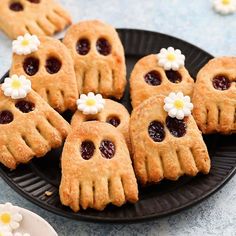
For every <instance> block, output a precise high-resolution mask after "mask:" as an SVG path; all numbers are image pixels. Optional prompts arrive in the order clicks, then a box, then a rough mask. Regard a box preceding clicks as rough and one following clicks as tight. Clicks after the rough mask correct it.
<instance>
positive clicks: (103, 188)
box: [60, 121, 138, 211]
mask: <svg viewBox="0 0 236 236" xmlns="http://www.w3.org/2000/svg"><path fill="white" fill-rule="evenodd" d="M104 139H106V140H110V141H112V142H113V143H114V144H115V149H116V151H115V155H114V157H113V158H111V159H106V158H104V157H102V155H101V153H100V150H99V147H100V143H101V141H102V140H104ZM85 140H90V141H92V142H93V143H94V145H95V152H94V155H93V156H92V158H91V159H89V160H84V159H83V158H82V157H81V153H80V146H81V143H82V142H83V141H85ZM60 198H61V202H62V204H64V205H66V206H70V207H71V208H72V209H73V210H74V211H79V210H80V207H82V208H83V209H87V208H88V207H90V208H94V209H97V210H103V209H104V208H105V207H106V205H107V204H109V203H112V204H114V205H117V206H121V205H123V204H124V203H125V202H126V201H129V202H133V203H134V202H136V201H137V200H138V188H137V182H136V178H135V175H134V171H133V167H132V163H131V159H130V156H129V151H128V148H127V146H126V143H125V140H124V137H123V136H122V134H121V133H120V132H119V131H118V130H117V129H116V128H115V127H113V126H112V125H110V124H106V123H102V122H98V121H91V122H86V123H84V124H83V125H81V126H79V127H78V128H77V129H75V130H73V131H72V132H71V133H70V134H69V135H68V138H67V140H66V142H65V146H64V149H63V153H62V180H61V185H60Z"/></svg>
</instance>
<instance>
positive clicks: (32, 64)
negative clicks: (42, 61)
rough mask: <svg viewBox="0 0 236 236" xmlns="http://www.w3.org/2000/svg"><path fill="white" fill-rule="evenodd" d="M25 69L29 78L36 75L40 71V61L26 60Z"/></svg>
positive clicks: (31, 58) (35, 59)
mask: <svg viewBox="0 0 236 236" xmlns="http://www.w3.org/2000/svg"><path fill="white" fill-rule="evenodd" d="M23 68H24V70H25V73H26V74H27V75H29V76H33V75H35V74H36V73H37V72H38V70H39V59H37V58H35V57H28V58H26V59H25V60H24V63H23Z"/></svg>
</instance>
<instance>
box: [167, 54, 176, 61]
mask: <svg viewBox="0 0 236 236" xmlns="http://www.w3.org/2000/svg"><path fill="white" fill-rule="evenodd" d="M167 59H168V60H169V61H174V60H175V59H176V57H175V54H174V53H169V54H168V56H167Z"/></svg>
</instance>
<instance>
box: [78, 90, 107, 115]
mask: <svg viewBox="0 0 236 236" xmlns="http://www.w3.org/2000/svg"><path fill="white" fill-rule="evenodd" d="M76 103H77V107H78V110H79V111H82V112H83V114H85V115H88V114H97V113H98V112H100V111H101V110H102V109H103V108H104V105H105V100H104V99H103V98H102V95H101V94H97V95H95V94H94V93H92V92H89V93H88V95H85V94H81V95H80V99H78V100H77V102H76Z"/></svg>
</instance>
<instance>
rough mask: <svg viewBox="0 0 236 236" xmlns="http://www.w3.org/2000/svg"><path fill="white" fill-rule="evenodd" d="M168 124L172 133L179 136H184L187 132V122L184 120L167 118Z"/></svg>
mask: <svg viewBox="0 0 236 236" xmlns="http://www.w3.org/2000/svg"><path fill="white" fill-rule="evenodd" d="M166 126H167V128H168V129H169V131H170V133H171V134H172V135H173V136H175V137H177V138H180V137H183V136H184V135H185V134H186V132H187V124H186V123H185V121H184V119H183V120H178V119H177V118H171V117H169V116H168V117H167V118H166Z"/></svg>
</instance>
